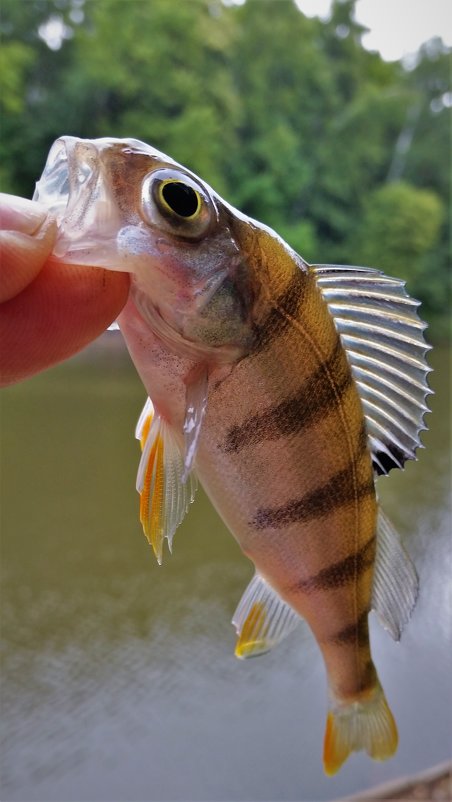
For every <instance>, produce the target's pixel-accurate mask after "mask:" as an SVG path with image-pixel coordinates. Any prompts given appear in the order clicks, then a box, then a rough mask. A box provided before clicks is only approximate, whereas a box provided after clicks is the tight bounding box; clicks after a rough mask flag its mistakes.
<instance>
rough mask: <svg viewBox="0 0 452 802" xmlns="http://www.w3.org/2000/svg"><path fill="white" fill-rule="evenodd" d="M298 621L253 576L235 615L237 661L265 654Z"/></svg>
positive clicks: (296, 617)
mask: <svg viewBox="0 0 452 802" xmlns="http://www.w3.org/2000/svg"><path fill="white" fill-rule="evenodd" d="M300 621H301V618H300V617H299V615H298V614H297V613H296V612H295V610H293V609H292V608H291V607H290V606H289V605H288V604H286V602H285V601H283V600H282V599H281V598H280V597H279V596H278V594H277V593H276V591H275V590H273V588H272V587H271V586H270V585H269V584H268V582H266V580H265V579H263V578H262V577H261V576H260V575H259V574H257V573H256V574H255V575H254V577H253V579H252V580H251V582H250V584H249V585H248V587H247V588H246V590H245V593H244V594H243V596H242V598H241V600H240V602H239V605H238V607H237V609H236V611H235V613H234V617H233V619H232V623H233V625H234V627H235V630H236V632H237V635H238V640H237V644H236V648H235V655H236V657H239V658H240V659H245V658H248V657H257V656H259V655H261V654H265V653H266V652H268V651H270V649H271V648H272V647H273V646H275V645H276V644H277V643H279V642H280V641H281V640H282V639H283V638H285V637H286V635H288V634H289V633H290V632H292V630H293V629H295V627H296V626H297V624H298V623H300Z"/></svg>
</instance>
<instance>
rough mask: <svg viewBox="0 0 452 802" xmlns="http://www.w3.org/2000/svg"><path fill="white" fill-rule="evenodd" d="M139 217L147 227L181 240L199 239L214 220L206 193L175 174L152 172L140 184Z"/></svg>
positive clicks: (178, 174)
mask: <svg viewBox="0 0 452 802" xmlns="http://www.w3.org/2000/svg"><path fill="white" fill-rule="evenodd" d="M141 214H142V217H143V218H144V220H145V221H146V222H147V223H151V224H152V225H156V226H158V227H159V228H163V229H164V230H165V231H168V232H169V233H172V234H175V235H176V236H178V237H182V238H184V239H193V240H196V239H200V238H201V237H202V236H204V235H205V234H206V233H207V231H208V229H209V228H210V225H211V223H212V222H213V221H214V220H215V219H216V208H215V206H214V203H213V200H212V198H211V197H210V195H209V194H208V192H207V190H206V189H205V188H204V187H203V186H202V185H201V184H198V182H197V181H195V180H194V179H193V178H191V176H188V175H185V173H182V172H179V171H178V170H169V169H162V170H155V171H154V172H153V173H149V175H147V176H146V178H145V179H144V181H143V185H142V192H141Z"/></svg>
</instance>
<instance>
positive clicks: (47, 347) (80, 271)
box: [0, 261, 129, 386]
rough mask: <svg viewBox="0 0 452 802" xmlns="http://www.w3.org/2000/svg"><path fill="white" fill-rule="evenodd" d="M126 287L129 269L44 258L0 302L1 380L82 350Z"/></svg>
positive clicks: (111, 315)
mask: <svg viewBox="0 0 452 802" xmlns="http://www.w3.org/2000/svg"><path fill="white" fill-rule="evenodd" d="M128 291H129V276H128V274H127V273H118V272H112V271H108V270H103V269H102V268H97V267H81V266H78V265H66V264H61V263H56V262H52V261H48V262H47V264H46V265H45V266H44V268H43V269H42V271H41V272H40V273H39V275H38V277H37V278H36V279H35V281H33V282H32V284H30V285H29V286H28V287H27V288H26V289H25V290H24V291H23V292H22V293H20V295H17V296H15V297H13V298H11V300H9V301H7V302H6V303H5V304H3V306H2V314H1V316H0V365H1V377H0V383H1V384H2V385H3V386H6V385H8V384H12V383H14V382H16V381H19V380H20V379H23V378H26V377H27V376H31V375H32V374H34V373H37V372H39V371H40V370H43V369H44V368H47V367H50V366H51V365H54V364H56V363H57V362H61V361H62V360H64V359H67V358H68V357H69V356H72V355H73V354H75V353H76V352H77V351H80V350H81V349H82V348H84V346H85V345H87V344H88V343H89V342H91V340H94V339H95V338H96V337H97V336H98V335H99V334H101V333H102V332H103V331H105V329H106V328H107V326H109V324H110V323H111V322H112V321H113V320H115V319H116V317H117V316H118V314H119V312H120V311H121V309H122V307H123V306H124V304H125V303H126V300H127V296H128Z"/></svg>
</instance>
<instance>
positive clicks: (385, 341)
mask: <svg viewBox="0 0 452 802" xmlns="http://www.w3.org/2000/svg"><path fill="white" fill-rule="evenodd" d="M311 269H312V270H313V271H314V272H315V275H316V279H317V283H318V286H319V288H320V290H321V292H322V296H323V298H324V299H325V301H326V302H327V304H328V308H329V310H330V312H331V315H332V316H333V318H334V322H335V325H336V328H337V330H338V332H339V335H340V337H341V340H342V343H343V345H344V348H345V350H346V352H347V356H348V359H349V362H350V365H351V369H352V373H353V377H354V379H355V381H356V385H357V387H358V391H359V393H360V396H361V400H362V403H363V407H364V414H365V417H366V425H367V431H368V435H369V445H370V449H371V452H372V459H373V463H374V467H375V470H376V471H377V473H379V474H382V473H384V474H385V473H388V472H389V471H390V470H391V468H395V467H397V468H402V467H403V465H404V463H405V462H406V460H408V459H415V458H416V456H415V451H416V448H418V447H419V446H421V441H420V438H419V434H420V432H421V431H422V430H424V429H426V428H427V427H426V426H425V425H424V415H425V413H426V412H428V407H427V405H426V403H425V401H426V397H427V396H428V395H429V394H430V393H431V392H432V391H431V390H430V389H429V387H428V384H427V375H428V373H429V372H430V368H429V367H428V365H427V361H426V359H425V354H426V352H427V351H428V350H430V346H429V345H427V343H426V342H425V340H424V336H423V331H424V329H425V328H426V324H425V323H423V322H422V321H421V320H420V318H419V317H418V315H417V307H418V306H419V302H418V301H415V300H413V299H412V298H410V297H409V295H408V294H407V293H406V291H405V283H404V282H403V281H401V280H399V279H395V278H389V277H388V276H385V275H384V274H383V273H381V272H380V271H378V270H374V269H372V268H367V267H344V266H342V265H313V266H312V268H311Z"/></svg>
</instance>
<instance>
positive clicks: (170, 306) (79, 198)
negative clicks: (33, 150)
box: [34, 136, 253, 351]
mask: <svg viewBox="0 0 452 802" xmlns="http://www.w3.org/2000/svg"><path fill="white" fill-rule="evenodd" d="M34 200H37V201H39V202H41V203H43V204H45V205H46V206H47V208H48V209H49V211H50V212H51V213H53V214H54V215H55V217H56V219H57V224H58V237H57V242H56V246H55V250H54V254H53V256H54V258H55V259H57V260H60V261H61V262H64V263H71V264H86V265H92V266H98V267H103V268H107V269H108V270H119V271H126V272H128V273H130V274H131V277H132V281H131V287H132V289H131V294H132V297H133V299H134V301H135V303H136V306H137V307H138V308H139V310H140V312H141V314H142V315H143V317H145V318H146V319H147V321H148V322H149V324H150V325H151V326H152V327H153V328H154V329H156V330H157V331H158V333H159V334H160V335H161V336H162V337H164V338H166V339H170V340H174V339H176V340H183V339H185V340H187V341H189V342H191V343H198V344H200V346H201V347H205V348H206V349H207V350H208V349H209V348H212V349H213V350H216V351H218V349H219V348H220V349H221V348H225V347H226V348H228V347H232V348H237V347H239V344H240V347H241V348H242V347H244V341H247V340H248V339H249V329H250V327H249V325H248V323H249V321H248V317H249V315H248V307H249V306H250V305H251V299H252V294H253V291H252V287H251V282H250V280H249V271H247V258H246V254H245V251H244V248H243V247H241V245H240V244H239V240H238V238H237V231H238V230H239V229H240V227H241V226H243V219H242V220H241V219H240V215H239V217H237V215H235V214H234V212H235V210H232V207H229V206H228V204H226V203H225V202H224V201H222V200H221V198H220V197H219V196H218V195H217V194H216V193H215V192H214V191H213V190H212V189H211V188H210V187H209V186H208V185H207V184H205V183H204V182H203V181H201V180H200V179H199V178H198V177H197V176H196V175H195V174H193V173H192V172H190V171H189V170H187V169H186V168H184V167H182V166H181V165H179V164H177V162H175V161H173V160H172V159H171V158H169V157H168V156H166V155H165V154H163V153H161V152H160V151H158V150H156V149H154V148H152V147H150V146H149V145H147V144H145V143H144V142H140V141H139V140H135V139H114V138H102V139H94V140H84V139H79V138H77V137H72V136H63V137H61V138H60V139H58V140H57V141H56V142H55V143H54V145H53V146H52V148H51V150H50V152H49V156H48V159H47V163H46V166H45V169H44V172H43V174H42V177H41V179H40V180H39V181H38V182H37V185H36V191H35V194H34ZM237 214H238V213H237ZM245 329H246V330H247V332H246V333H245Z"/></svg>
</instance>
